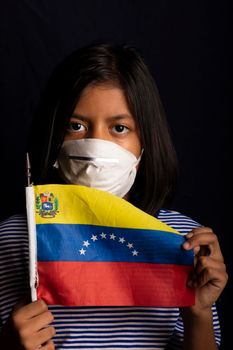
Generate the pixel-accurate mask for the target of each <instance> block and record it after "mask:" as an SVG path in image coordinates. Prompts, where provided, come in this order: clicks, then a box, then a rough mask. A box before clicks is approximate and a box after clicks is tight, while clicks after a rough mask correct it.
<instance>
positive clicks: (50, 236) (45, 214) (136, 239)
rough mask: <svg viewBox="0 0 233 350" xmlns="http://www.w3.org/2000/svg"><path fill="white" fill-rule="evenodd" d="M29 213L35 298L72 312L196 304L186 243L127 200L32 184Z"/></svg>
mask: <svg viewBox="0 0 233 350" xmlns="http://www.w3.org/2000/svg"><path fill="white" fill-rule="evenodd" d="M27 212H28V226H29V233H30V239H29V244H30V262H31V268H30V271H31V287H32V290H34V292H33V293H34V297H33V298H34V299H35V298H42V299H44V300H45V302H46V303H47V304H56V305H69V306H158V307H174V306H177V307H179V306H189V305H192V304H194V298H195V296H194V292H193V290H192V289H189V288H187V287H186V280H187V276H188V274H189V273H190V271H191V270H192V269H193V260H194V257H193V252H192V251H185V250H183V249H182V244H183V242H184V240H185V238H184V237H183V236H182V235H181V234H179V233H178V232H177V231H175V230H174V229H172V228H171V227H169V226H167V225H166V224H164V223H162V222H161V221H159V220H157V219H156V218H154V217H152V216H150V215H148V214H146V213H144V212H143V211H141V210H139V209H138V208H136V207H134V206H133V205H132V204H130V203H128V202H127V201H125V200H124V199H121V198H118V197H116V196H114V195H112V194H109V193H107V192H103V191H99V190H96V189H93V188H88V187H84V186H77V185H41V186H32V187H28V188H27ZM35 266H36V267H37V274H36V270H35ZM37 276H38V279H37ZM35 280H36V284H37V285H36V286H35Z"/></svg>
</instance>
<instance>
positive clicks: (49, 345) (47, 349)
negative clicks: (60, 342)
mask: <svg viewBox="0 0 233 350" xmlns="http://www.w3.org/2000/svg"><path fill="white" fill-rule="evenodd" d="M40 349H42V350H55V345H54V342H53V341H52V340H49V341H47V342H46V343H45V344H43V345H42V346H41V347H40Z"/></svg>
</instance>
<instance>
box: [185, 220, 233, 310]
mask: <svg viewBox="0 0 233 350" xmlns="http://www.w3.org/2000/svg"><path fill="white" fill-rule="evenodd" d="M186 238H187V241H186V242H185V243H184V244H183V248H184V249H186V250H190V249H194V254H195V268H194V273H193V274H192V275H191V276H190V278H189V280H188V283H187V284H188V286H189V287H193V288H195V289H196V290H195V293H196V301H195V305H194V306H192V307H191V308H190V311H191V312H192V313H193V314H196V315H198V314H199V313H201V312H203V311H205V310H209V309H210V308H211V306H212V305H213V304H214V303H215V302H216V300H217V299H218V297H219V296H220V294H221V293H222V291H223V289H224V287H225V285H226V283H227V279H228V276H227V273H226V266H225V264H224V259H223V256H222V253H221V250H220V246H219V242H218V239H217V236H216V235H215V234H214V233H213V231H212V229H211V228H208V227H200V228H195V229H193V230H192V231H191V232H189V233H188V234H187V235H186Z"/></svg>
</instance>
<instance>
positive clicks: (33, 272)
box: [26, 153, 38, 301]
mask: <svg viewBox="0 0 233 350" xmlns="http://www.w3.org/2000/svg"><path fill="white" fill-rule="evenodd" d="M26 177H27V186H26V211H27V224H28V240H29V283H30V289H31V299H32V301H35V300H37V293H36V288H37V284H38V278H37V246H36V219H35V210H34V206H35V193H34V188H33V185H32V183H31V165H30V159H29V154H28V153H26Z"/></svg>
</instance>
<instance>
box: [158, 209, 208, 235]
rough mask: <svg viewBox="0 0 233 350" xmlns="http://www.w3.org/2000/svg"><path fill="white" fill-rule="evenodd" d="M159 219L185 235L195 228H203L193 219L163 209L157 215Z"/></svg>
mask: <svg viewBox="0 0 233 350" xmlns="http://www.w3.org/2000/svg"><path fill="white" fill-rule="evenodd" d="M157 219H159V220H160V221H162V222H164V223H165V224H167V225H168V226H170V227H172V228H174V229H175V230H177V231H178V232H180V233H182V234H184V235H186V234H187V233H188V232H189V231H191V230H192V229H193V228H195V227H200V226H201V224H199V223H198V222H197V221H195V220H193V219H191V218H190V217H189V216H186V215H183V214H181V213H179V212H178V211H173V210H167V209H161V210H160V211H159V213H158V214H157Z"/></svg>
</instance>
